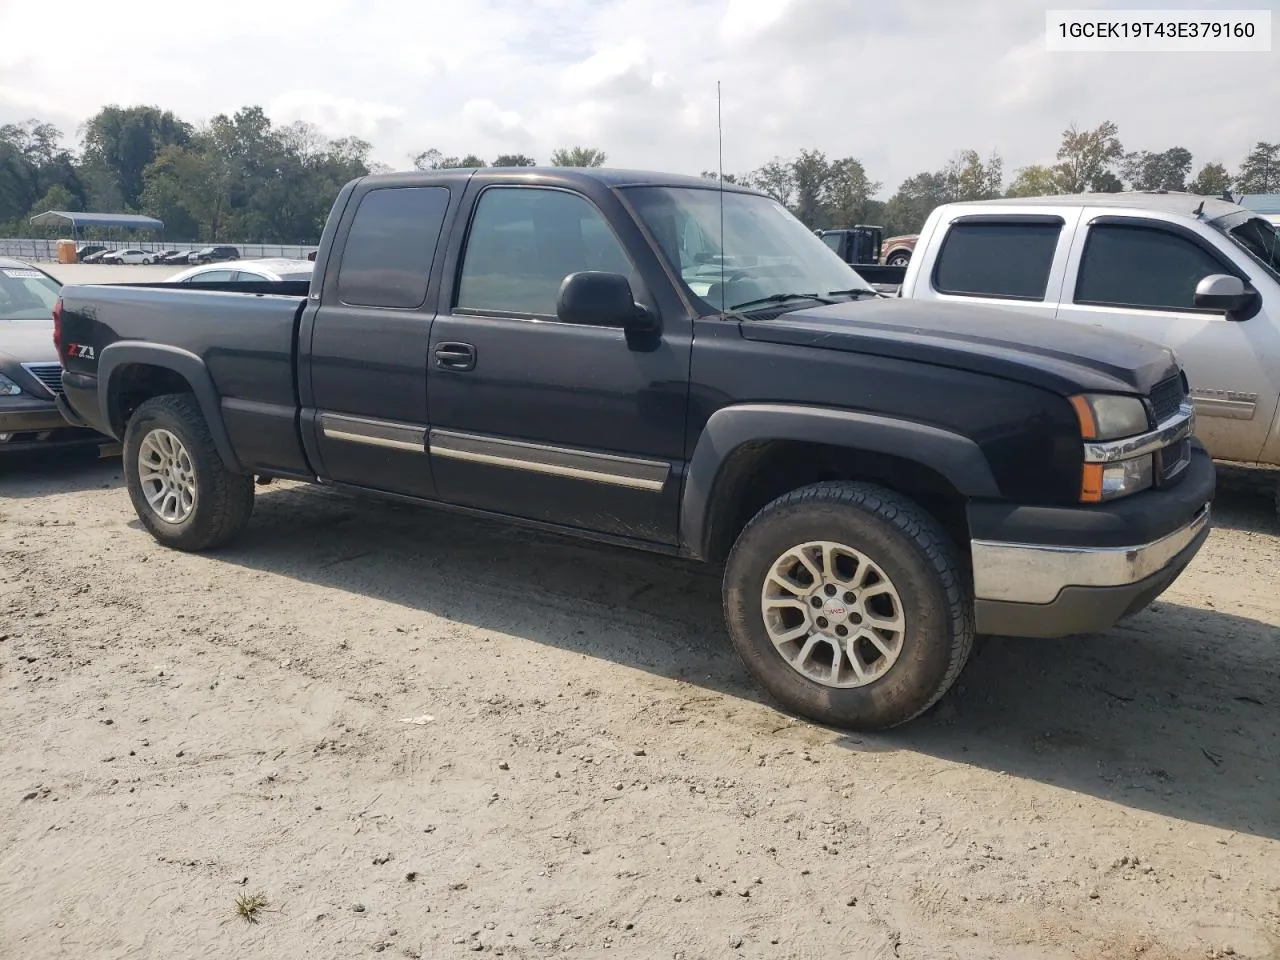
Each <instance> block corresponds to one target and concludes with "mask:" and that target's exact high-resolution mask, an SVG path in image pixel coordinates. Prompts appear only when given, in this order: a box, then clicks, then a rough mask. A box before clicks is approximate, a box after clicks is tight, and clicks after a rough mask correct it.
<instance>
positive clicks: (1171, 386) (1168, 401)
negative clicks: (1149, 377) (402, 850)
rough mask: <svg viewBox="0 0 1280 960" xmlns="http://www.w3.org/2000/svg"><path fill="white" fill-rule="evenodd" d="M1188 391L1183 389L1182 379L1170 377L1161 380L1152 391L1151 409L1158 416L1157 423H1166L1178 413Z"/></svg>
mask: <svg viewBox="0 0 1280 960" xmlns="http://www.w3.org/2000/svg"><path fill="white" fill-rule="evenodd" d="M1185 396H1186V391H1185V390H1183V387H1182V377H1181V376H1176V377H1170V378H1169V379H1168V380H1161V381H1160V382H1159V383H1157V384H1156V385H1155V386H1154V387H1153V388H1152V389H1151V409H1152V412H1153V413H1154V414H1155V415H1156V423H1157V424H1160V423H1164V422H1165V421H1166V420H1168V419H1169V418H1170V417H1172V416H1173V415H1175V414H1176V413H1177V412H1178V408H1179V407H1180V406H1181V405H1182V400H1183V398H1184V397H1185Z"/></svg>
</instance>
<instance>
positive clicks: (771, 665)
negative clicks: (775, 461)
mask: <svg viewBox="0 0 1280 960" xmlns="http://www.w3.org/2000/svg"><path fill="white" fill-rule="evenodd" d="M965 584H966V575H965V574H964V569H963V566H962V564H961V562H960V558H959V556H958V554H957V551H956V548H955V545H954V543H953V542H952V541H951V539H950V538H949V537H948V536H947V534H946V533H945V532H944V531H943V530H942V529H941V527H939V525H938V524H937V522H936V521H935V520H934V519H933V518H932V517H930V516H929V515H928V514H927V513H925V512H924V511H923V510H922V509H921V508H920V507H919V506H917V505H916V504H914V503H913V502H911V501H910V500H908V499H906V498H904V497H901V496H899V495H897V494H895V493H893V492H891V491H889V490H886V489H883V488H881V487H877V486H874V485H871V484H866V483H853V482H823V483H816V484H812V485H811V486H807V487H802V488H801V489H799V490H794V491H792V492H791V493H788V494H786V495H784V496H782V497H779V498H778V499H777V500H774V501H773V502H772V503H770V504H769V505H768V506H766V507H765V508H764V509H762V510H761V511H760V512H759V513H758V514H757V515H756V516H755V518H754V519H753V520H752V521H751V522H750V523H749V524H748V525H747V527H746V529H745V530H743V532H742V534H741V535H740V536H739V537H738V541H737V543H735V544H734V547H733V550H732V551H731V552H730V555H729V561H728V563H727V564H726V567H725V575H724V585H723V597H724V608H725V618H726V621H727V623H728V626H729V633H730V635H731V636H732V638H733V644H734V646H735V647H736V648H737V651H738V654H739V655H740V656H741V657H742V660H743V662H744V663H745V664H746V666H747V669H748V670H750V671H751V673H752V674H753V675H754V676H755V678H756V680H758V681H759V682H760V684H761V685H762V686H763V687H764V688H765V689H766V690H767V691H768V692H769V693H770V694H771V695H772V696H773V697H774V698H775V699H777V700H778V701H779V702H780V703H781V704H782V705H783V707H785V708H786V709H788V710H790V711H792V712H794V713H797V714H799V715H801V716H803V717H807V718H808V719H810V720H814V721H817V722H819V723H824V724H829V725H831V726H836V727H844V728H849V729H855V730H878V729H884V728H887V727H893V726H897V725H898V724H901V723H906V722H907V721H908V720H911V719H913V718H914V717H917V716H919V715H920V714H921V713H923V712H924V711H925V710H927V709H929V707H931V706H932V705H933V704H934V703H936V702H937V701H938V699H939V698H941V697H942V695H943V694H944V693H946V692H947V690H948V689H949V688H950V687H951V685H952V684H953V683H954V682H955V680H956V678H957V677H958V676H959V675H960V671H961V669H962V668H963V666H964V664H965V661H966V660H967V659H968V656H969V652H970V650H971V649H972V646H973V636H974V631H973V607H972V603H971V601H970V591H969V590H968V589H967V587H966V585H965Z"/></svg>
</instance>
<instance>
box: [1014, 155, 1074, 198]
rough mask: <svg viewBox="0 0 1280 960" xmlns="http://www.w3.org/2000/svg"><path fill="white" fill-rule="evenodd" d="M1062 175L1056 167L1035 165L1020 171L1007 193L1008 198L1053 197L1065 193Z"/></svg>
mask: <svg viewBox="0 0 1280 960" xmlns="http://www.w3.org/2000/svg"><path fill="white" fill-rule="evenodd" d="M1065 192H1066V191H1065V190H1064V188H1063V185H1062V178H1061V174H1060V173H1059V172H1058V170H1057V168H1055V167H1046V166H1044V165H1042V164H1039V163H1033V164H1031V165H1030V166H1029V167H1022V168H1020V169H1019V170H1018V172H1017V174H1016V175H1015V176H1014V178H1013V182H1012V183H1011V184H1009V189H1008V190H1006V191H1005V196H1006V197H1051V196H1054V195H1055V194H1059V193H1065Z"/></svg>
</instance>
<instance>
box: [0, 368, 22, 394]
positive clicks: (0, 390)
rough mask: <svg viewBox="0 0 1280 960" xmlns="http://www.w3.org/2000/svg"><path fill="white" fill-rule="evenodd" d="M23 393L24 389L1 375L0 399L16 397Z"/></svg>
mask: <svg viewBox="0 0 1280 960" xmlns="http://www.w3.org/2000/svg"><path fill="white" fill-rule="evenodd" d="M21 392H22V388H21V387H20V386H18V385H17V384H16V383H14V382H13V381H12V380H10V379H9V378H8V377H6V376H5V375H4V374H3V373H0V397H16V396H17V395H18V394H20V393H21Z"/></svg>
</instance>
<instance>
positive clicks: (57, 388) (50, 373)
mask: <svg viewBox="0 0 1280 960" xmlns="http://www.w3.org/2000/svg"><path fill="white" fill-rule="evenodd" d="M22 368H23V369H24V370H26V371H27V373H29V374H31V375H32V376H33V377H35V378H36V379H37V380H39V381H40V385H41V386H43V387H44V388H45V389H46V390H48V391H49V392H50V393H51V394H53V395H54V396H55V397H60V396H62V365H61V364H58V363H24V364H23V365H22Z"/></svg>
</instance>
